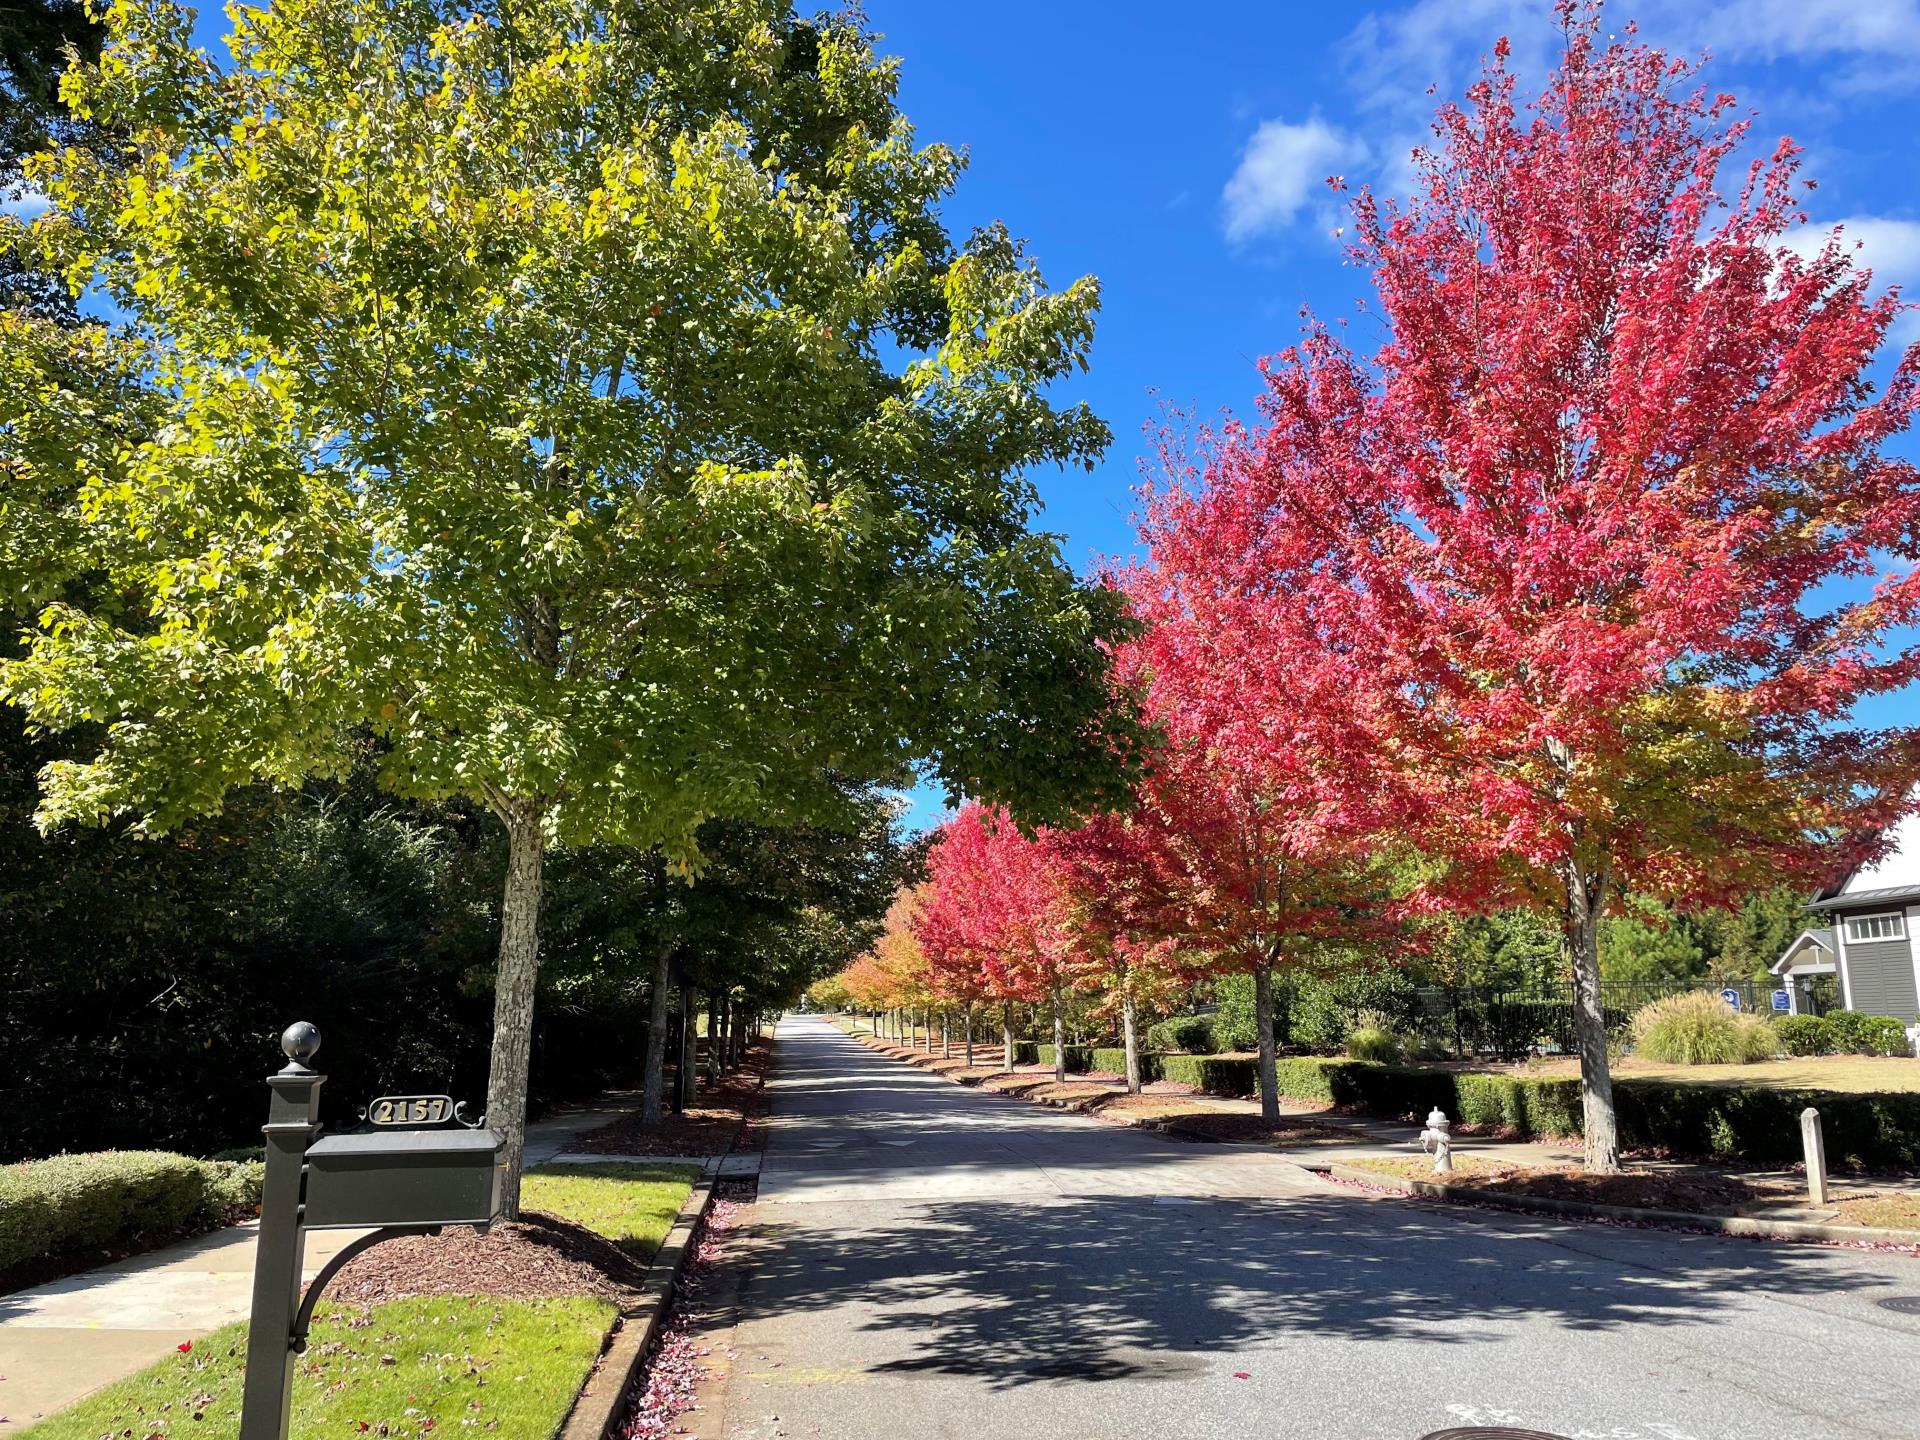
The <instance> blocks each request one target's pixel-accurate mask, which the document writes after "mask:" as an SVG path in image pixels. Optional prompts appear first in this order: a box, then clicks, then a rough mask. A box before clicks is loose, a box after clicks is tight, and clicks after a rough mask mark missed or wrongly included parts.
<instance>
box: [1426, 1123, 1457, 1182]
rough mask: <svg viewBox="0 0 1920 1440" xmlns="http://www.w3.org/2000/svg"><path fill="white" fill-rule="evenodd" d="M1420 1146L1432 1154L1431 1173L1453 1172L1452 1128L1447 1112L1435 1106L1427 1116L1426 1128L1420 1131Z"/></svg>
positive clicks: (1443, 1173)
mask: <svg viewBox="0 0 1920 1440" xmlns="http://www.w3.org/2000/svg"><path fill="white" fill-rule="evenodd" d="M1420 1148H1421V1149H1422V1150H1424V1151H1426V1152H1427V1153H1428V1154H1429V1155H1431V1156H1433V1173H1434V1174H1436V1175H1450V1174H1452V1173H1453V1128H1452V1122H1451V1121H1450V1120H1448V1119H1447V1112H1446V1111H1444V1110H1442V1109H1440V1108H1439V1107H1438V1106H1435V1107H1434V1109H1433V1113H1432V1114H1430V1115H1428V1116H1427V1128H1426V1129H1424V1130H1422V1131H1421V1132H1420Z"/></svg>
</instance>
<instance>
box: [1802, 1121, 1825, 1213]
mask: <svg viewBox="0 0 1920 1440" xmlns="http://www.w3.org/2000/svg"><path fill="white" fill-rule="evenodd" d="M1800 1145H1801V1148H1802V1149H1804V1150H1805V1151H1806V1153H1807V1199H1808V1200H1809V1201H1810V1202H1811V1203H1813V1204H1815V1205H1824V1204H1826V1203H1827V1142H1826V1139H1825V1138H1824V1137H1823V1136H1822V1135H1821V1133H1820V1112H1819V1111H1818V1110H1816V1109H1814V1108H1813V1106H1811V1105H1809V1106H1808V1107H1807V1108H1806V1109H1804V1110H1802V1111H1801V1112H1800Z"/></svg>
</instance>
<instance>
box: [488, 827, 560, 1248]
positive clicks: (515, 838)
mask: <svg viewBox="0 0 1920 1440" xmlns="http://www.w3.org/2000/svg"><path fill="white" fill-rule="evenodd" d="M545 809H546V807H545V806H544V805H542V804H540V803H538V802H535V801H521V802H518V804H517V805H516V807H515V808H514V809H513V810H512V811H511V812H510V813H509V814H508V815H507V816H506V817H505V818H506V826H507V883H506V889H505V891H504V892H503V893H502V895H501V897H500V961H499V968H498V970H497V971H496V973H495V977H494V987H493V1057H492V1062H491V1064H490V1066H489V1068H488V1071H487V1124H488V1126H489V1127H490V1128H492V1129H494V1130H497V1131H498V1132H499V1133H500V1135H501V1136H502V1137H503V1138H504V1140H505V1142H506V1143H505V1145H504V1146H503V1147H502V1151H501V1160H502V1163H503V1165H504V1166H505V1169H506V1174H505V1175H504V1176H503V1177H502V1180H501V1187H500V1202H501V1213H502V1214H503V1215H505V1216H506V1218H507V1219H509V1220H513V1219H517V1218H518V1217H519V1214H520V1170H521V1167H522V1166H523V1165H524V1163H525V1161H526V1153H527V1067H528V1065H529V1063H530V1062H531V1060H532V1058H533V999H534V990H535V987H536V983H537V982H538V980H539V978H540V895H541V868H542V866H543V864H544V862H545V860H546V849H547V834H546V829H545V827H544V824H543V820H544V818H545Z"/></svg>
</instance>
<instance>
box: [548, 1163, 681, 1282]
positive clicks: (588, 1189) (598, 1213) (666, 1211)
mask: <svg viewBox="0 0 1920 1440" xmlns="http://www.w3.org/2000/svg"><path fill="white" fill-rule="evenodd" d="M699 1177H700V1172H699V1171H698V1170H696V1169H695V1168H694V1167H693V1166H691V1165H638V1164H608V1165H541V1166H539V1167H538V1168H536V1169H532V1170H529V1171H527V1173H526V1175H525V1176H524V1177H522V1179H521V1182H520V1204H521V1206H522V1207H523V1208H524V1209H528V1210H545V1211H546V1212H547V1213H548V1214H550V1215H559V1216H561V1217H563V1218H564V1219H568V1220H571V1221H573V1222H574V1223H575V1224H576V1225H584V1226H586V1227H587V1229H589V1230H592V1231H594V1232H595V1233H597V1234H600V1235H604V1236H606V1237H607V1238H608V1239H609V1240H611V1241H613V1242H614V1243H615V1244H617V1245H619V1246H620V1247H621V1249H623V1250H626V1251H627V1252H628V1253H629V1254H631V1255H633V1256H635V1257H636V1258H638V1259H640V1260H651V1259H652V1258H653V1252H654V1251H655V1250H658V1249H659V1248H660V1242H661V1241H662V1240H664V1239H665V1238H666V1235H667V1231H668V1230H669V1229H670V1228H671V1227H672V1225H673V1217H674V1216H675V1215H677V1214H678V1213H679V1212H680V1204H681V1202H682V1201H684V1200H685V1199H686V1198H687V1192H688V1191H690V1190H692V1189H693V1182H694V1181H695V1180H697V1179H699Z"/></svg>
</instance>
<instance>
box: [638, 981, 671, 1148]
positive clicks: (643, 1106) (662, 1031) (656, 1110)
mask: <svg viewBox="0 0 1920 1440" xmlns="http://www.w3.org/2000/svg"><path fill="white" fill-rule="evenodd" d="M666 1074H667V955H666V952H665V951H664V950H663V951H661V952H660V954H659V955H658V956H656V957H655V958H654V962H653V995H652V1003H651V1005H649V1007H648V1010H647V1069H646V1075H645V1077H644V1078H643V1079H642V1080H641V1082H640V1123H641V1124H642V1125H658V1124H659V1123H660V1122H661V1121H662V1120H664V1119H665V1118H666V1113H665V1110H664V1107H663V1106H662V1105H661V1099H662V1097H663V1096H664V1094H665V1091H666Z"/></svg>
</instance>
